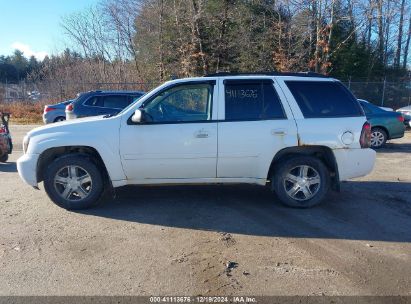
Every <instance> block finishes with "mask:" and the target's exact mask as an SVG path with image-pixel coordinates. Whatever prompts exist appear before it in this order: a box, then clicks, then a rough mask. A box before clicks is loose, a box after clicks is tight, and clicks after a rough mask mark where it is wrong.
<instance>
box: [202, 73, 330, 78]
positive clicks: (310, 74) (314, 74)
mask: <svg viewBox="0 0 411 304" xmlns="http://www.w3.org/2000/svg"><path fill="white" fill-rule="evenodd" d="M255 75H260V76H299V77H320V78H329V76H327V75H323V74H320V73H315V72H248V73H243V72H241V73H235V72H234V73H232V72H218V73H213V74H207V75H205V76H204V77H224V76H255Z"/></svg>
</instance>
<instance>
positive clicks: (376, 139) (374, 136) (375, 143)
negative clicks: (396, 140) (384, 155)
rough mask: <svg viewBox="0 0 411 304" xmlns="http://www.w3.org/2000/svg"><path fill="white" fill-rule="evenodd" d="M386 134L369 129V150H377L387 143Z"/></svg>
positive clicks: (383, 131) (382, 131)
mask: <svg viewBox="0 0 411 304" xmlns="http://www.w3.org/2000/svg"><path fill="white" fill-rule="evenodd" d="M387 137H388V136H387V132H386V131H385V130H384V129H381V128H372V129H371V148H374V149H378V148H381V147H382V146H384V145H385V143H386V141H387Z"/></svg>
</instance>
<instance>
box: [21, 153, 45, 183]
mask: <svg viewBox="0 0 411 304" xmlns="http://www.w3.org/2000/svg"><path fill="white" fill-rule="evenodd" d="M39 156H40V155H39V154H24V155H23V156H21V157H20V158H19V159H18V160H17V171H18V172H19V175H20V178H21V179H22V180H23V181H24V182H25V183H26V184H28V185H30V186H33V187H37V161H38V159H39Z"/></svg>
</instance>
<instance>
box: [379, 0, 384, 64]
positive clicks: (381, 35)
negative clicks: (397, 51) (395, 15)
mask: <svg viewBox="0 0 411 304" xmlns="http://www.w3.org/2000/svg"><path fill="white" fill-rule="evenodd" d="M383 1H384V0H377V24H378V58H379V59H380V62H384V24H383V16H382V14H383ZM384 67H385V66H384Z"/></svg>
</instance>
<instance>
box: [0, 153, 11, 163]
mask: <svg viewBox="0 0 411 304" xmlns="http://www.w3.org/2000/svg"><path fill="white" fill-rule="evenodd" d="M8 159H9V155H8V154H7V153H6V154H3V155H2V156H0V163H5V162H6V161H7V160H8Z"/></svg>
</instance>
